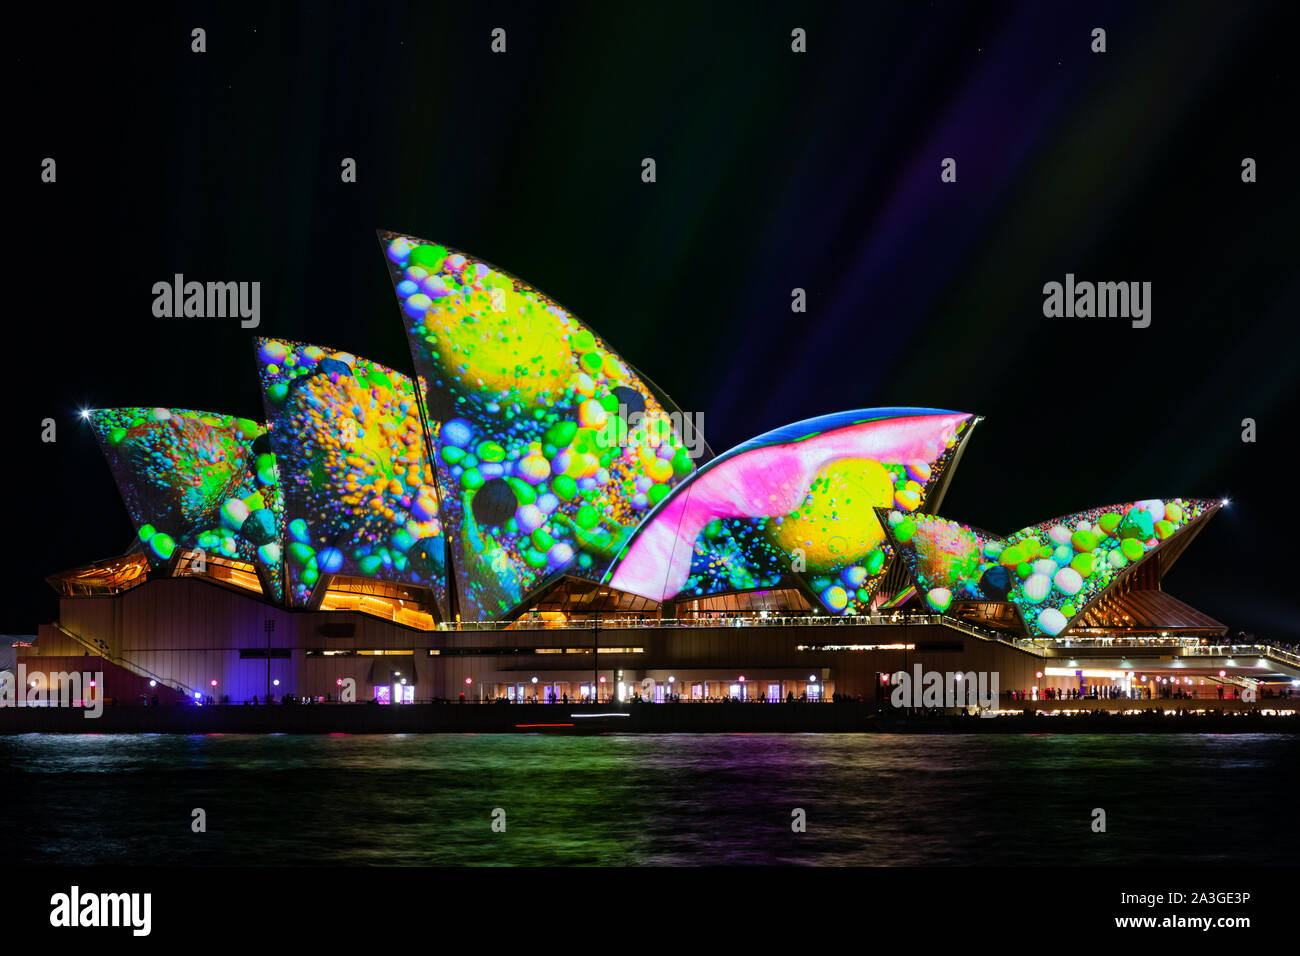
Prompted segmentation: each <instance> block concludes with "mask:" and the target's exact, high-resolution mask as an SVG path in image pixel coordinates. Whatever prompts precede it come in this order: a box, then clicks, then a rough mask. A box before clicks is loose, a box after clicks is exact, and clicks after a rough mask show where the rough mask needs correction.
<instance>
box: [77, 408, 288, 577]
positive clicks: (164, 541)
mask: <svg viewBox="0 0 1300 956" xmlns="http://www.w3.org/2000/svg"><path fill="white" fill-rule="evenodd" d="M89 420H90V423H91V426H92V427H93V428H94V430H95V434H96V437H97V438H98V439H99V442H100V446H101V448H102V449H103V451H104V455H105V457H106V458H107V459H108V463H109V468H110V469H111V470H112V472H113V477H114V478H115V479H116V481H117V484H118V487H119V488H120V489H121V490H122V497H123V499H124V500H125V501H126V506H127V510H128V511H129V512H130V514H131V519H132V521H133V523H134V524H135V526H136V529H137V533H138V535H139V538H140V542H141V544H142V545H143V547H144V550H145V553H146V554H147V555H148V557H149V560H150V563H151V564H153V565H155V566H157V565H160V564H163V563H166V562H168V561H170V560H171V558H172V556H173V554H174V553H175V552H176V550H177V549H178V548H179V549H182V550H202V551H203V552H204V553H205V554H209V555H219V556H222V557H226V558H230V559H232V560H237V561H241V562H244V563H247V564H251V565H253V566H254V567H260V569H261V573H260V574H259V577H260V578H261V580H262V585H263V588H264V589H269V591H268V596H269V597H271V598H273V599H274V600H276V601H279V600H282V599H283V596H284V594H283V588H282V584H281V581H282V573H281V562H282V553H281V541H282V529H283V525H284V504H283V497H282V495H281V489H280V478H279V470H278V468H277V464H276V458H275V455H274V453H273V451H272V449H271V445H270V441H269V438H268V436H267V434H266V429H265V427H264V426H262V425H261V424H259V423H257V422H253V421H250V420H248V419H245V418H236V417H234V416H232V415H218V414H213V413H210V412H197V411H189V410H186V409H174V408H173V409H168V408H110V409H98V410H96V411H92V412H90V413H89Z"/></svg>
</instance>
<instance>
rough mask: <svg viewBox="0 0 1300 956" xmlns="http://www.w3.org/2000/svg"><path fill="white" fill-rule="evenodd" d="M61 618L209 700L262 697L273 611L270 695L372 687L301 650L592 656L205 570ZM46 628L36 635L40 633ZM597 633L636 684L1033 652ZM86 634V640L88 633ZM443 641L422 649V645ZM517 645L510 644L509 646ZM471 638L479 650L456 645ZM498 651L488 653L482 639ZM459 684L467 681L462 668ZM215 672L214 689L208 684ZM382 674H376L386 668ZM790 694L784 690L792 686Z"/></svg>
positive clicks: (824, 630)
mask: <svg viewBox="0 0 1300 956" xmlns="http://www.w3.org/2000/svg"><path fill="white" fill-rule="evenodd" d="M60 613H61V623H62V624H63V625H64V626H65V627H67V628H68V629H70V630H71V631H73V632H75V633H76V634H78V635H80V636H81V637H82V638H84V639H86V640H89V641H91V642H97V641H99V642H103V646H104V648H105V653H107V654H108V655H109V656H120V657H122V658H126V659H127V660H129V661H131V662H132V663H134V664H136V665H138V666H141V667H144V668H146V669H147V670H149V671H151V672H153V673H156V674H158V675H160V676H162V677H164V678H166V679H169V680H175V681H179V682H181V683H182V684H184V685H186V686H188V687H190V688H193V689H197V690H200V691H202V692H203V693H205V694H208V693H211V694H212V695H213V696H214V697H215V698H216V699H217V700H220V699H222V698H223V697H225V696H229V698H230V699H231V700H232V701H242V700H247V699H249V698H251V697H253V696H255V695H256V696H258V697H262V696H263V695H265V693H266V690H267V659H266V658H260V659H258V658H252V659H248V658H245V659H241V657H240V649H241V648H247V649H259V650H263V651H264V650H265V648H266V647H267V643H268V635H267V632H266V630H265V627H264V625H265V622H266V621H268V620H269V621H272V622H274V630H273V631H272V632H271V633H270V646H271V647H272V648H273V649H274V648H279V649H286V650H288V652H289V656H288V657H287V658H271V660H270V677H271V679H272V680H279V681H280V685H279V686H278V687H273V688H272V693H273V694H274V695H276V696H281V695H283V694H293V695H301V696H312V697H317V696H320V697H323V696H325V695H327V694H329V695H334V696H337V694H338V691H339V685H338V682H339V681H340V680H345V679H349V678H350V679H352V680H354V681H356V689H357V698H358V700H365V699H369V698H370V697H371V696H372V690H371V674H372V668H373V666H374V664H375V660H376V658H374V657H372V656H309V655H308V654H307V653H306V652H307V651H315V650H332V651H358V650H404V651H410V652H413V657H412V658H411V659H410V660H411V661H412V662H413V664H414V667H415V671H416V674H415V676H414V683H415V687H416V690H415V696H416V699H422V700H428V699H431V698H434V697H444V698H449V699H453V700H454V699H457V698H458V696H459V695H460V694H461V693H462V692H465V693H466V695H467V696H468V697H469V698H471V699H478V698H479V697H480V696H481V695H490V693H491V691H490V690H487V689H488V688H493V687H496V686H498V685H504V684H513V683H516V682H518V683H525V682H528V681H530V679H531V677H533V676H538V677H539V680H540V681H541V682H542V684H543V685H544V684H545V683H547V682H550V681H570V682H578V681H582V682H589V681H590V677H591V673H592V655H591V654H589V653H587V654H578V653H562V654H539V653H533V652H532V650H533V649H535V648H539V647H566V648H584V649H585V648H589V647H590V646H591V644H592V640H593V636H594V635H593V632H592V631H591V630H589V629H588V630H568V629H551V628H541V629H533V628H521V629H519V630H509V631H489V630H485V631H473V630H465V631H431V632H424V631H417V630H414V629H410V628H404V627H401V626H399V625H396V624H393V623H392V622H389V621H384V620H380V619H378V618H372V617H368V616H366V615H362V614H357V613H354V612H346V611H343V612H322V611H315V612H308V611H301V612H300V611H289V610H286V609H283V608H278V607H274V606H271V605H268V604H264V603H262V602H261V601H258V600H256V599H255V598H252V597H250V596H247V595H244V594H240V593H238V592H235V591H231V590H228V589H226V588H224V587H221V586H218V585H214V584H211V583H209V582H206V581H202V580H197V579H190V578H174V579H162V580H155V581H150V582H148V583H146V584H143V585H141V586H139V587H137V588H133V589H132V590H130V591H127V592H126V593H124V594H121V595H117V596H115V597H87V598H64V599H63V600H62V602H61V607H60ZM47 638H48V644H47ZM599 641H600V645H601V646H602V647H604V648H610V647H638V648H641V649H642V652H641V653H636V654H632V653H623V654H615V653H610V652H602V653H601V654H599V656H598V663H599V666H600V670H601V673H603V674H605V675H607V679H608V680H609V682H610V684H612V683H613V681H614V675H615V673H616V670H618V669H621V670H623V672H624V673H623V680H624V681H626V682H628V683H630V684H636V683H639V682H640V680H641V679H642V678H643V677H644V676H647V675H649V676H651V677H652V678H654V679H656V680H659V681H666V680H667V677H668V676H670V675H671V676H676V677H677V679H678V681H690V680H698V679H708V680H711V681H714V682H719V683H720V684H725V683H726V682H728V681H734V680H736V679H737V678H738V677H739V676H740V675H741V674H744V675H745V676H746V677H747V679H753V680H755V681H769V680H770V681H776V682H782V683H783V685H784V684H785V683H789V684H790V685H791V686H799V685H801V684H803V683H806V681H807V679H808V677H809V676H816V677H817V678H818V680H819V682H820V683H821V684H822V686H823V687H824V688H825V692H826V693H827V694H830V693H832V692H838V693H841V694H849V695H852V696H854V697H856V696H859V695H860V696H862V697H863V698H864V699H866V700H874V699H875V696H876V694H877V688H878V687H879V681H880V674H881V673H891V672H893V671H896V670H902V669H906V670H908V671H909V672H910V671H911V670H912V668H913V667H914V666H915V665H916V664H918V663H920V664H921V665H922V668H923V670H926V671H931V670H937V671H942V672H948V671H960V672H968V671H977V672H978V671H987V672H997V673H998V675H999V684H1000V688H1001V689H1002V690H1004V691H1005V690H1009V689H1012V688H1029V687H1032V686H1034V685H1035V684H1041V683H1042V682H1041V681H1039V680H1037V679H1036V678H1035V676H1034V675H1035V672H1036V670H1038V669H1040V668H1041V666H1042V660H1041V659H1040V658H1036V657H1033V656H1031V655H1029V654H1027V653H1025V652H1023V651H1020V650H1018V649H1015V648H1012V647H1009V646H1007V645H1006V644H1002V643H998V642H992V641H984V640H980V639H977V638H973V637H968V636H966V635H964V634H962V633H960V632H957V631H954V630H952V629H949V628H945V627H941V626H938V625H920V626H911V627H903V626H902V625H898V626H889V627H882V626H873V627H868V626H855V625H847V624H834V623H830V624H823V625H821V626H783V627H777V626H749V627H735V626H731V627H728V626H719V627H708V628H684V629H683V628H658V627H638V628H602V629H601V630H600V632H599ZM892 643H909V644H913V645H915V649H914V650H910V651H904V650H802V651H801V650H799V649H798V646H799V645H864V644H865V645H879V644H892ZM97 646H98V645H97ZM431 648H432V649H437V650H439V651H441V652H443V653H440V654H439V655H437V656H430V655H429V650H430V649H431ZM514 648H520V649H522V650H523V651H526V652H521V653H509V651H510V650H511V649H514ZM36 650H37V652H38V653H40V654H42V655H45V654H48V653H64V654H66V653H78V654H79V653H81V652H82V650H83V649H82V647H81V646H80V645H79V644H77V643H76V642H73V641H70V640H68V639H67V638H66V637H64V636H63V635H61V634H59V633H58V632H57V630H56V629H52V628H45V629H43V630H42V632H41V637H40V640H39V641H38V647H37V648H36ZM474 650H481V651H483V652H484V653H482V654H473V653H470V654H468V655H466V654H457V653H455V652H457V651H471V652H472V651H474ZM498 650H502V651H506V652H507V653H490V652H493V651H498ZM467 678H468V679H469V681H470V683H469V684H466V683H465V681H466V679H467ZM213 680H216V681H217V685H216V687H215V688H214V687H213V686H212V684H211V682H212V681H213ZM385 682H386V681H385ZM796 696H797V695H796Z"/></svg>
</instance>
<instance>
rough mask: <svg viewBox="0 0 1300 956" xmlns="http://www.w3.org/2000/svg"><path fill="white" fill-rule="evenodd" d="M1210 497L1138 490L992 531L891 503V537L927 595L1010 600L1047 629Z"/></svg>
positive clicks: (1034, 625)
mask: <svg viewBox="0 0 1300 956" xmlns="http://www.w3.org/2000/svg"><path fill="white" fill-rule="evenodd" d="M1213 506H1214V504H1213V502H1210V501H1204V500H1199V499H1184V498H1171V499H1167V500H1161V499H1146V500H1143V501H1135V502H1129V503H1126V504H1119V505H1111V506H1109V507H1104V508H1093V509H1091V510H1089V511H1081V512H1078V513H1077V514H1072V515H1068V516H1065V517H1062V518H1056V519H1053V520H1052V521H1047V522H1044V523H1042V524H1039V525H1035V526H1033V527H1030V528H1026V529H1024V530H1022V531H1017V532H1016V533H1015V534H1012V535H1010V536H1008V537H1007V538H1006V539H1001V538H994V537H991V536H988V535H986V534H985V533H984V532H980V531H977V530H976V529H973V528H970V527H968V526H966V525H961V524H958V523H956V522H952V521H948V520H946V519H943V518H936V517H932V516H912V515H907V514H905V513H903V512H901V511H899V510H891V511H889V512H888V513H887V514H886V523H887V525H888V527H889V529H890V536H891V538H892V539H893V541H894V543H895V544H896V546H897V547H898V548H899V549H900V551H901V552H902V555H903V560H904V561H905V563H906V564H907V566H908V568H909V570H910V571H911V573H912V578H913V580H914V581H915V582H916V585H917V587H918V589H919V591H920V593H921V594H922V595H923V596H924V600H925V602H926V604H927V605H928V606H929V607H930V608H931V609H933V610H936V611H940V612H944V611H947V610H949V608H950V607H951V605H952V604H953V603H954V602H960V601H970V600H991V601H1010V602H1011V603H1013V604H1015V605H1016V606H1017V607H1018V608H1019V609H1020V611H1021V615H1022V616H1023V618H1024V621H1025V624H1026V626H1027V628H1028V630H1029V632H1030V634H1033V635H1039V634H1046V635H1048V636H1055V635H1057V634H1060V633H1061V632H1062V631H1064V630H1065V629H1066V628H1067V627H1069V625H1070V622H1071V621H1072V620H1073V619H1074V617H1075V616H1076V615H1078V614H1079V613H1080V612H1081V611H1082V610H1083V608H1084V607H1085V606H1087V605H1088V603H1089V602H1091V601H1092V600H1093V599H1094V598H1096V597H1097V596H1098V595H1100V594H1101V593H1102V592H1103V591H1105V590H1106V588H1108V587H1110V586H1111V585H1112V584H1113V583H1115V581H1116V580H1118V578H1119V577H1121V576H1122V575H1123V574H1124V573H1125V569H1126V568H1128V567H1130V566H1131V565H1133V564H1136V563H1137V562H1139V561H1141V560H1142V559H1143V558H1144V557H1146V556H1147V555H1148V554H1150V553H1151V552H1153V551H1155V550H1156V549H1157V548H1159V547H1160V546H1161V545H1162V544H1163V543H1164V542H1166V541H1168V540H1169V539H1170V538H1172V537H1173V536H1175V535H1176V534H1178V533H1179V532H1181V531H1183V530H1184V529H1186V528H1187V527H1188V526H1189V525H1190V524H1191V523H1192V522H1194V521H1195V520H1196V519H1197V518H1199V517H1200V516H1201V515H1203V514H1204V513H1205V512H1206V510H1207V509H1209V508H1212V507H1213Z"/></svg>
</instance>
